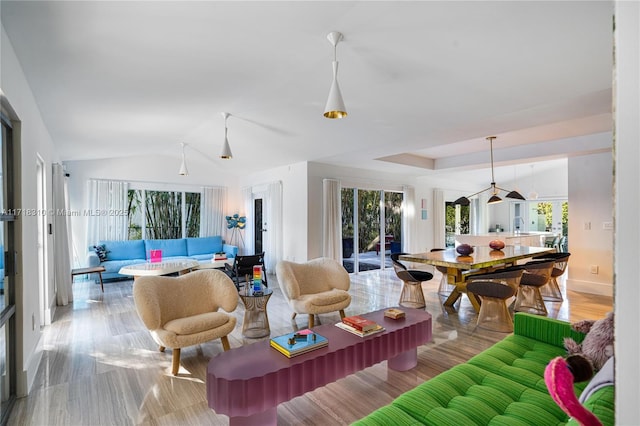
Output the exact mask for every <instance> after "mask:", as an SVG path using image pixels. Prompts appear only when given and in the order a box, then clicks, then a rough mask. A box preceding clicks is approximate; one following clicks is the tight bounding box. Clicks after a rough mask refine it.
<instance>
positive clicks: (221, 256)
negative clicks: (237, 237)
mask: <svg viewBox="0 0 640 426" xmlns="http://www.w3.org/2000/svg"><path fill="white" fill-rule="evenodd" d="M213 260H214V262H215V261H216V260H227V254H226V253H216V254H214V255H213Z"/></svg>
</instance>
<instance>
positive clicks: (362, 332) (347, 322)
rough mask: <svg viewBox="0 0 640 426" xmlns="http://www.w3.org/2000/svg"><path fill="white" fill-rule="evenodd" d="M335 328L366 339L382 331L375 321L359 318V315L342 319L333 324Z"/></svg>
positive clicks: (382, 328)
mask: <svg viewBox="0 0 640 426" xmlns="http://www.w3.org/2000/svg"><path fill="white" fill-rule="evenodd" d="M335 325H336V327H338V328H341V329H342V330H345V331H348V332H349V333H353V334H355V335H356V336H360V337H366V336H370V335H372V334H376V333H380V332H381V331H384V327H382V326H381V325H380V324H378V323H377V322H375V321H372V320H369V319H366V318H363V317H361V316H360V315H354V316H350V317H344V318H343V319H342V322H338V323H336V324H335Z"/></svg>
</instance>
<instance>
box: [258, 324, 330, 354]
mask: <svg viewBox="0 0 640 426" xmlns="http://www.w3.org/2000/svg"><path fill="white" fill-rule="evenodd" d="M327 345H329V341H328V340H327V338H326V337H323V336H321V335H319V334H318V333H314V332H313V331H312V330H309V329H306V330H300V331H298V332H296V333H288V334H283V335H282V336H278V337H274V338H272V339H271V347H272V348H274V349H275V350H277V351H278V352H280V353H281V354H283V355H285V356H287V357H288V358H291V357H294V356H296V355H302V354H305V353H307V352H309V351H313V350H315V349H320V348H323V347H325V346H327Z"/></svg>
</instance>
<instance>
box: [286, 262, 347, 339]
mask: <svg viewBox="0 0 640 426" xmlns="http://www.w3.org/2000/svg"><path fill="white" fill-rule="evenodd" d="M276 276H277V277H278V282H279V283H280V288H281V289H282V293H283V294H284V297H285V299H287V301H288V302H289V306H291V309H293V316H292V319H293V318H295V317H296V314H309V328H311V327H313V325H314V315H316V314H326V313H329V312H334V311H339V312H340V317H341V318H344V309H345V308H346V307H347V306H349V304H350V303H351V296H350V295H349V287H350V285H351V281H350V279H349V274H348V273H347V271H346V270H345V269H344V267H343V266H342V265H341V264H340V263H339V262H337V261H336V260H334V259H330V258H324V257H321V258H318V259H313V260H310V261H308V262H306V263H294V262H289V261H286V260H283V261H280V262H278V264H277V265H276Z"/></svg>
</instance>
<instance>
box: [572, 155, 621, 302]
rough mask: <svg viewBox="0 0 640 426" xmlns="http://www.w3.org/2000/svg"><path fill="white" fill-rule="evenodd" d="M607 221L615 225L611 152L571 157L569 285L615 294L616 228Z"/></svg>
mask: <svg viewBox="0 0 640 426" xmlns="http://www.w3.org/2000/svg"><path fill="white" fill-rule="evenodd" d="M606 223H608V224H611V225H613V156H612V153H604V154H593V155H585V156H580V157H572V158H570V159H569V252H570V253H571V258H570V259H569V269H568V275H567V288H568V289H570V290H576V291H582V292H587V293H596V294H604V295H608V296H613V229H609V230H607V229H604V224H606ZM587 225H588V226H587ZM587 227H590V229H586V228H587ZM592 266H596V267H597V268H598V273H597V274H593V273H591V271H590V268H591V267H592Z"/></svg>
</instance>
